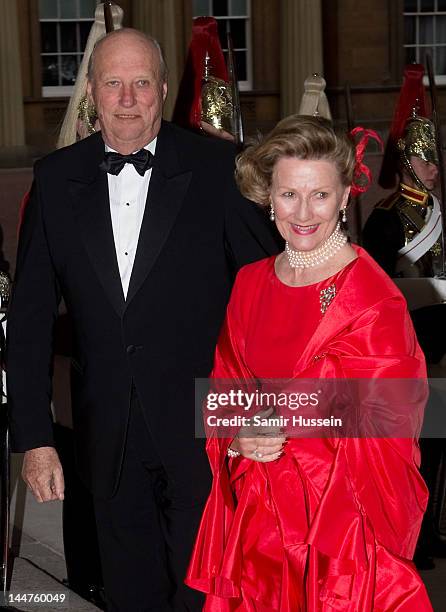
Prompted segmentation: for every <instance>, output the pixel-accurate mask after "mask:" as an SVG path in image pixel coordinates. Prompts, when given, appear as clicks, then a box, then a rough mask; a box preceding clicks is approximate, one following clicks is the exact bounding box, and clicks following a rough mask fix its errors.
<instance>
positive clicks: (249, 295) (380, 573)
mask: <svg viewBox="0 0 446 612" xmlns="http://www.w3.org/2000/svg"><path fill="white" fill-rule="evenodd" d="M355 249H356V251H357V253H358V259H357V260H356V261H355V263H354V265H352V266H351V268H350V269H348V271H346V274H345V278H344V280H343V283H342V286H341V288H340V290H339V292H338V293H337V295H336V297H335V299H334V300H333V302H332V303H331V304H330V306H329V309H328V311H327V313H326V315H325V316H324V317H322V318H321V320H320V322H318V324H317V326H316V331H315V333H314V334H313V335H312V336H311V339H310V340H309V341H308V342H306V345H305V348H304V350H303V352H302V353H301V354H300V355H299V354H296V353H295V352H294V353H292V354H290V358H291V359H293V360H294V361H293V363H295V365H294V372H293V375H294V377H295V378H375V377H378V378H386V377H387V378H423V377H425V376H426V371H425V364H424V358H423V355H422V353H421V350H420V348H419V346H418V344H417V341H416V338H415V334H414V331H413V328H412V325H411V322H410V318H409V315H408V312H407V308H406V304H405V301H404V298H403V297H402V295H401V294H400V293H399V291H398V289H397V288H396V287H395V285H394V284H393V283H392V281H391V280H390V279H389V278H388V277H387V276H386V275H385V274H384V273H383V272H382V270H381V269H380V268H379V267H378V266H377V264H375V262H374V261H373V260H372V259H371V258H370V257H369V256H368V255H367V254H366V253H365V251H363V250H362V249H360V248H359V247H355ZM273 270H274V267H273V260H272V259H267V260H262V261H261V262H257V263H255V264H251V265H250V266H246V267H245V268H243V269H242V270H241V271H240V272H239V275H238V277H237V280H236V283H235V286H234V290H233V293H232V297H231V301H230V304H229V306H228V311H227V317H226V321H225V324H224V327H223V329H222V332H221V336H220V339H219V342H218V346H217V349H216V356H215V365H214V370H213V377H215V378H216V379H228V378H234V379H236V380H238V381H240V384H241V385H243V380H248V379H253V378H255V374H256V372H252V371H251V370H250V367H248V365H247V360H246V350H247V345H248V344H252V343H254V346H250V347H249V350H250V351H251V352H252V351H255V350H258V351H260V352H261V351H262V350H265V349H264V347H262V346H261V344H259V346H257V347H256V346H255V335H254V336H250V326H252V321H253V319H254V318H255V316H256V313H257V312H258V310H259V309H261V307H262V304H264V303H265V298H266V296H267V293H268V292H270V291H272V290H274V289H273V288H272V285H273V284H272V283H271V274H272V272H271V271H273ZM275 314H277V313H274V312H270V313H269V315H270V320H271V325H281V324H283V323H282V322H280V321H278V320H277V318H276V317H275ZM296 324H298V325H305V321H302V320H301V319H299V320H298V321H296ZM284 332H286V330H284ZM283 350H289V349H287V348H286V343H285V344H284V345H283V346H278V347H277V355H278V356H279V358H282V357H283V354H281V352H282V351H283ZM271 359H274V355H273V354H271ZM229 444H230V440H229V439H218V438H215V437H214V438H210V439H209V440H208V443H207V452H208V455H209V461H210V464H211V468H212V472H213V477H214V478H213V485H212V491H211V494H210V496H209V499H208V502H207V504H206V508H205V511H204V514H203V518H202V522H201V526H200V528H199V532H198V536H197V541H196V545H195V549H194V552H193V555H192V559H191V562H190V567H189V571H188V575H187V578H186V583H187V584H188V585H189V586H191V587H193V588H196V589H199V590H201V591H204V592H205V593H207V598H206V605H205V608H204V610H206V611H209V612H211V611H212V612H266V611H268V612H274V611H277V612H278V611H280V612H300V611H302V612H303V611H305V612H308V611H310V612H316V611H327V612H328V611H332V610H342V611H344V612H372V611H373V612H379V611H380V612H384V611H385V612H391V611H394V612H397V611H398V612H412V611H413V612H415V611H417V612H423V611H428V610H432V608H431V605H430V602H429V599H428V596H427V594H426V591H425V588H424V585H423V583H422V581H421V579H420V577H419V576H418V574H417V572H416V569H415V567H414V565H413V563H412V561H411V558H412V555H413V552H414V548H415V544H416V540H417V536H418V532H419V528H420V524H421V519H422V515H423V511H424V508H425V505H426V502H427V490H426V487H425V485H424V482H423V481H422V479H421V477H420V475H419V472H418V468H417V466H418V465H419V450H418V445H417V443H416V442H415V441H414V440H411V439H393V438H392V439H366V438H364V439H359V438H338V439H335V438H326V439H322V438H312V439H310V438H299V439H290V440H289V441H288V443H287V445H286V447H285V453H284V455H283V456H282V457H281V458H280V459H279V460H278V461H275V462H272V463H267V464H261V463H258V462H255V461H251V460H249V459H246V458H243V457H238V458H235V459H227V458H226V450H227V447H228V445H229ZM235 500H236V501H235Z"/></svg>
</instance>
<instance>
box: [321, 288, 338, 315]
mask: <svg viewBox="0 0 446 612" xmlns="http://www.w3.org/2000/svg"><path fill="white" fill-rule="evenodd" d="M335 295H336V285H334V284H333V285H330V286H329V287H327V288H326V289H322V290H321V292H320V294H319V301H320V304H321V313H322V314H325V313H326V312H327V308H328V307H329V306H330V304H331V303H332V301H333V300H334V298H335Z"/></svg>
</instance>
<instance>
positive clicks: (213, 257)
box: [7, 122, 278, 497]
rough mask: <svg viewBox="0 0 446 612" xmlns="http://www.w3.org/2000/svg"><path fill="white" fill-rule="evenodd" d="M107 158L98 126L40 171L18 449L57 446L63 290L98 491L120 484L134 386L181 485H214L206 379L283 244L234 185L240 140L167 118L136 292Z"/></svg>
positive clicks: (23, 295)
mask: <svg viewBox="0 0 446 612" xmlns="http://www.w3.org/2000/svg"><path fill="white" fill-rule="evenodd" d="M103 156H104V143H103V140H102V137H101V134H100V133H98V134H95V135H93V136H91V137H89V138H87V139H85V140H83V141H81V142H79V143H77V144H75V145H72V146H70V147H67V148H65V149H61V150H59V151H56V152H55V153H52V154H51V155H49V156H48V157H46V158H45V159H43V160H41V161H39V162H38V163H37V164H36V167H35V181H34V184H33V188H32V192H31V198H30V201H29V204H28V206H27V209H26V213H25V219H24V222H23V225H22V229H21V234H20V241H19V250H18V259H17V271H16V279H15V285H14V291H13V297H12V302H11V307H10V312H9V318H8V350H7V371H8V392H9V405H10V427H11V434H12V443H13V449H14V450H15V451H24V450H27V449H30V448H36V447H39V446H48V445H52V444H53V437H52V423H51V415H50V400H51V364H52V330H53V325H54V321H55V319H56V317H57V311H58V304H59V301H60V298H61V297H63V298H64V300H65V303H66V306H67V309H68V311H69V313H70V314H71V317H72V319H73V327H74V351H73V360H72V394H73V423H74V431H75V444H76V456H77V462H78V467H79V471H80V474H81V476H82V478H83V480H84V481H85V483H86V484H87V486H88V487H89V488H90V489H91V490H92V491H93V493H94V494H95V495H96V496H98V497H109V496H111V495H112V494H113V492H114V490H115V488H116V486H117V481H118V477H119V469H120V465H121V461H122V456H123V452H124V448H125V436H126V427H127V422H128V414H129V400H130V391H131V386H132V381H133V384H134V385H135V387H136V391H137V394H138V396H139V399H140V402H141V404H142V406H143V409H144V413H145V415H146V418H147V422H148V426H149V429H150V431H151V434H152V436H153V439H154V444H155V446H156V449H157V451H158V453H159V455H160V457H161V459H162V461H163V464H164V466H165V468H166V470H167V472H168V474H169V475H170V477H171V479H172V482H174V483H175V482H182V483H184V482H190V486H194V487H197V488H198V489H199V488H200V486H202V487H203V488H204V489H206V488H207V487H208V482H209V481H208V466H207V460H206V458H205V454H204V453H203V446H204V444H203V441H197V440H195V438H194V425H195V419H194V378H195V377H206V376H207V375H208V373H209V371H210V369H211V367H212V360H213V351H214V346H215V344H216V340H217V336H218V332H219V328H220V325H221V323H222V320H223V316H224V312H225V307H226V304H227V301H228V298H229V293H230V289H231V285H232V282H233V277H234V274H235V272H236V270H237V269H238V268H239V267H240V266H242V265H243V264H246V263H248V262H250V261H253V260H256V259H259V258H261V257H265V256H267V255H269V254H271V253H274V252H277V250H278V243H277V239H276V237H275V235H273V233H272V231H271V229H270V228H269V226H268V224H267V221H266V220H265V218H264V216H263V214H262V213H261V212H260V211H259V210H258V209H257V208H256V207H255V205H254V204H252V203H251V202H248V201H247V200H245V199H244V198H242V197H241V195H240V194H239V193H238V191H237V189H236V186H235V183H234V179H233V164H234V150H233V148H232V145H228V144H227V143H225V142H223V141H218V140H216V139H210V138H204V137H201V136H198V135H195V134H192V133H189V132H186V131H184V130H182V129H180V128H177V127H176V126H174V125H172V124H169V123H166V122H163V124H162V127H161V130H160V133H159V134H158V141H157V147H156V155H155V161H154V166H153V171H152V176H151V180H150V186H149V192H148V196H147V203H146V208H145V213H144V218H143V222H142V227H141V232H140V236H139V242H138V248H137V254H136V258H135V262H134V267H133V272H132V276H131V280H130V286H129V291H128V295H127V299H126V300H125V299H124V295H123V292H122V286H121V280H120V276H119V270H118V264H117V259H116V252H115V246H114V240H113V231H112V225H111V216H110V205H109V199H108V184H107V175H106V173H104V172H103V171H101V170H100V169H99V164H100V162H101V161H102V159H103ZM203 492H204V493H205V491H204V490H203Z"/></svg>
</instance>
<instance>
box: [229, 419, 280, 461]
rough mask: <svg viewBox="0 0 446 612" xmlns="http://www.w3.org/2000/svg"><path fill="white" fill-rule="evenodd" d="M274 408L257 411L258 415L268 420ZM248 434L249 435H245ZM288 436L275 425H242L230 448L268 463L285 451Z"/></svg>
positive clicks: (250, 457) (255, 459)
mask: <svg viewBox="0 0 446 612" xmlns="http://www.w3.org/2000/svg"><path fill="white" fill-rule="evenodd" d="M273 412H274V411H273V409H272V408H268V409H267V410H264V411H261V412H258V413H257V416H258V417H260V418H262V420H263V419H264V420H265V422H266V423H267V422H268V417H271V416H272V415H273ZM245 436H247V437H245ZM285 442H286V437H285V435H284V434H283V431H282V430H281V429H280V428H279V427H275V426H268V424H267V425H266V426H253V425H249V426H247V427H242V428H241V429H240V430H239V432H238V435H237V437H236V438H234V440H233V441H232V442H231V446H230V448H232V450H235V451H238V452H239V453H240V454H241V455H243V456H244V457H246V458H247V459H252V460H253V461H259V462H260V463H268V462H270V461H275V460H276V459H278V458H279V457H280V456H281V455H282V453H283V445H284V444H285Z"/></svg>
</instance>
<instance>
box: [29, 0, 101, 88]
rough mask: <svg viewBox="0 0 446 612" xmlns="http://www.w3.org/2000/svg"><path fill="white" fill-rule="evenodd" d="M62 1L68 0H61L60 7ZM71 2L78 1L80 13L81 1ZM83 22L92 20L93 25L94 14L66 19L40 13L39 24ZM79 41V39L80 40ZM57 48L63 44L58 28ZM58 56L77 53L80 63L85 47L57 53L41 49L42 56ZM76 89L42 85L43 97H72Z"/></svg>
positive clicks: (71, 0) (66, 86)
mask: <svg viewBox="0 0 446 612" xmlns="http://www.w3.org/2000/svg"><path fill="white" fill-rule="evenodd" d="M61 1H66V0H59V2H58V8H59V7H60V2H61ZM69 1H70V2H76V8H77V13H78V15H79V13H80V11H79V3H78V1H77V0H69ZM73 22H74V23H81V22H90V23H91V25H93V23H94V15H93V16H92V17H71V18H69V19H64V18H59V17H57V18H56V17H53V18H45V17H43V18H41V17H40V14H39V25H40V24H41V23H73ZM78 43H79V41H78ZM57 48H58V49H60V48H61V45H60V40H59V30H58V41H57ZM55 55H56V56H57V57H58V58H61V57H62V56H64V55H77V56H78V57H79V65H80V63H81V61H82V56H83V55H84V49H81V50H79V51H57V52H56V53H52V52H49V53H45V52H42V51H40V57H41V58H43V57H48V56H55ZM58 71H59V74H60V64H59V67H58ZM73 90H74V85H43V86H42V97H43V98H59V97H64V98H65V97H70V96H71V94H72V93H73Z"/></svg>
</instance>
